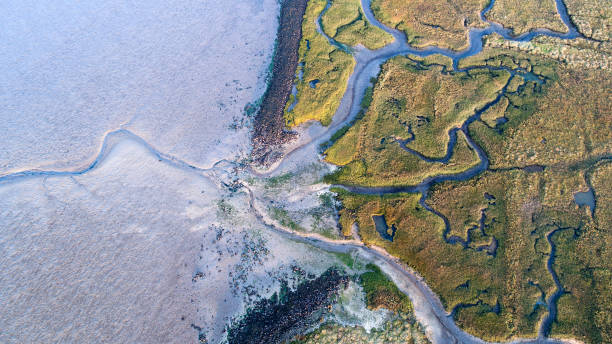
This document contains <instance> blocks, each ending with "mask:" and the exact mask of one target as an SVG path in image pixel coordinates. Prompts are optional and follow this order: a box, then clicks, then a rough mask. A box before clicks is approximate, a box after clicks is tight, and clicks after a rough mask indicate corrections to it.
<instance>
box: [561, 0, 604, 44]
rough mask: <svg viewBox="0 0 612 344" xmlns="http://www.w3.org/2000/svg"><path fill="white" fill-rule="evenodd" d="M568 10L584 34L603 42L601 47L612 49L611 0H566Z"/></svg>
mask: <svg viewBox="0 0 612 344" xmlns="http://www.w3.org/2000/svg"><path fill="white" fill-rule="evenodd" d="M564 2H565V6H566V7H567V12H568V14H569V15H570V18H571V20H572V22H573V23H574V24H575V25H576V26H577V27H578V31H580V33H582V34H583V35H584V36H586V37H589V38H592V39H594V40H597V41H600V42H603V43H604V44H601V48H602V49H604V50H606V51H608V52H610V51H612V44H610V43H612V30H611V27H610V26H612V22H611V21H610V18H612V3H611V2H610V0H603V1H590V0H564Z"/></svg>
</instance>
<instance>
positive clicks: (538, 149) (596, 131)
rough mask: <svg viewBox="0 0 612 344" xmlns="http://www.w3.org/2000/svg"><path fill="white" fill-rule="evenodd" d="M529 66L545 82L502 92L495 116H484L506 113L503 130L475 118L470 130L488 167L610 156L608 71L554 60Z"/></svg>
mask: <svg viewBox="0 0 612 344" xmlns="http://www.w3.org/2000/svg"><path fill="white" fill-rule="evenodd" d="M533 70H534V72H543V73H544V74H546V75H548V76H549V78H550V79H549V80H548V82H547V83H546V84H544V85H540V84H538V83H536V82H533V81H526V83H525V85H524V87H523V89H522V90H521V91H520V92H517V93H515V94H507V95H506V97H505V98H506V99H507V101H504V102H503V103H502V104H501V105H500V107H499V108H496V109H495V110H496V111H497V112H496V114H495V115H491V117H488V116H485V117H484V118H483V119H484V120H488V119H490V118H492V117H495V116H500V117H501V116H504V117H506V118H507V119H508V122H507V123H506V124H504V125H503V126H502V129H503V130H502V131H501V132H500V131H497V130H492V129H490V128H488V127H487V126H485V125H484V124H483V123H478V122H476V123H474V124H473V125H472V127H471V128H470V129H471V130H470V133H471V135H472V137H473V138H474V139H475V140H476V141H477V142H479V143H480V144H481V146H482V147H483V148H484V149H485V151H486V152H487V155H488V156H489V158H490V161H491V167H492V168H508V167H512V166H527V165H535V164H538V165H546V166H549V165H566V166H568V165H571V164H575V163H578V162H580V161H584V160H588V159H592V158H596V157H598V156H602V155H606V154H610V152H612V128H611V127H610V123H612V111H611V110H610V104H611V103H612V94H610V92H609V90H610V89H611V88H612V78H611V77H610V76H611V75H610V74H609V73H605V72H601V71H593V70H575V69H569V68H566V67H564V66H563V65H554V64H551V65H549V66H545V65H538V64H536V65H534V66H533ZM553 70H554V73H551V72H549V71H553ZM504 105H505V107H502V106H504ZM491 110H493V109H491Z"/></svg>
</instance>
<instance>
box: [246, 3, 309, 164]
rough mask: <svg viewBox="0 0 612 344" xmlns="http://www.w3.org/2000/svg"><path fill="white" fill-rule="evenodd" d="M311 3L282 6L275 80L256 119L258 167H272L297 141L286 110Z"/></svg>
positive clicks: (254, 153) (253, 136)
mask: <svg viewBox="0 0 612 344" xmlns="http://www.w3.org/2000/svg"><path fill="white" fill-rule="evenodd" d="M307 3H308V0H284V1H283V2H282V4H281V13H280V23H279V27H278V33H277V40H276V49H275V52H274V60H273V67H272V76H271V79H270V83H269V85H268V89H267V90H266V93H265V94H264V96H263V99H262V103H261V107H260V108H259V111H258V113H257V115H256V116H255V126H254V128H253V135H252V142H253V151H252V157H253V160H254V162H255V163H256V164H259V165H269V164H271V163H273V162H274V161H276V160H278V159H279V158H280V157H281V153H279V152H278V148H279V146H280V145H282V144H283V143H286V142H288V141H289V140H291V139H292V138H294V137H295V133H294V132H291V131H289V130H287V128H286V125H285V118H284V110H285V104H287V101H288V100H289V95H290V94H291V89H292V88H293V81H294V79H295V71H296V69H297V66H298V60H299V56H298V50H299V45H300V39H301V38H302V20H303V18H304V13H305V12H306V5H307Z"/></svg>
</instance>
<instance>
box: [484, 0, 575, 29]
mask: <svg viewBox="0 0 612 344" xmlns="http://www.w3.org/2000/svg"><path fill="white" fill-rule="evenodd" d="M486 16H487V19H489V20H492V21H494V22H497V23H500V24H502V25H503V26H504V27H507V28H509V29H512V31H513V32H514V34H515V35H520V34H522V33H525V32H529V31H531V30H534V29H550V30H553V31H557V32H567V26H565V24H564V23H563V21H562V20H561V16H559V13H558V12H557V6H556V5H555V0H495V4H494V5H493V8H492V9H491V10H490V11H489V12H487V13H486Z"/></svg>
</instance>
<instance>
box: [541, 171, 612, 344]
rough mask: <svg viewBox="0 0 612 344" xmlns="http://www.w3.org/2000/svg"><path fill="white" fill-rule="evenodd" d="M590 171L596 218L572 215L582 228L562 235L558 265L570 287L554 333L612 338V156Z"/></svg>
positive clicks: (590, 338)
mask: <svg viewBox="0 0 612 344" xmlns="http://www.w3.org/2000/svg"><path fill="white" fill-rule="evenodd" d="M590 172H592V174H590V179H591V183H592V185H593V188H594V190H595V194H596V195H597V208H596V211H595V216H594V217H595V218H594V221H593V222H591V221H585V222H582V223H579V222H578V221H577V220H576V219H572V218H570V217H569V216H567V220H566V221H572V220H573V222H574V223H573V224H572V225H573V226H576V227H579V228H580V229H579V230H578V231H577V232H573V231H564V232H562V233H560V235H558V236H557V239H556V244H557V251H558V253H557V260H556V262H555V263H556V264H555V268H556V269H557V271H559V278H560V280H561V283H562V284H563V286H564V288H565V289H566V290H567V291H568V293H567V294H564V295H563V296H562V297H561V298H560V299H559V303H558V310H559V314H558V322H557V323H556V324H554V325H553V328H552V335H553V336H558V337H567V336H568V334H571V336H572V337H577V338H578V339H581V340H583V341H584V342H586V343H612V319H611V318H610V314H612V285H611V283H612V282H611V281H612V250H611V249H610V243H611V242H612V230H611V228H610V226H611V224H612V206H611V205H612V188H610V185H611V184H612V161H610V160H608V161H605V162H604V161H602V163H600V164H597V165H596V168H594V170H591V171H590Z"/></svg>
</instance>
